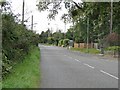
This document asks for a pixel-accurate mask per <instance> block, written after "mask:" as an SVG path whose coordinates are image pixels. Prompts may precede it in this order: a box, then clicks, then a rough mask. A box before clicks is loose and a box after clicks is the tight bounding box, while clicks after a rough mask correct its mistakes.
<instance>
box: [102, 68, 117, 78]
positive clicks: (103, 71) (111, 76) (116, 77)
mask: <svg viewBox="0 0 120 90" xmlns="http://www.w3.org/2000/svg"><path fill="white" fill-rule="evenodd" d="M100 72H102V73H104V74H107V75H109V76H111V77H113V78H115V79H119V78H118V77H116V76H114V75H112V74H109V73H107V72H105V71H103V70H100Z"/></svg>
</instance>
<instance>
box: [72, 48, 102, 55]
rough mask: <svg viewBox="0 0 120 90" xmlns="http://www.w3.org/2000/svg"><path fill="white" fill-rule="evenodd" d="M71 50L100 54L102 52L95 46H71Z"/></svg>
mask: <svg viewBox="0 0 120 90" xmlns="http://www.w3.org/2000/svg"><path fill="white" fill-rule="evenodd" d="M71 50H74V51H80V52H83V53H90V54H99V53H100V51H99V50H97V49H95V48H89V49H88V50H87V48H71Z"/></svg>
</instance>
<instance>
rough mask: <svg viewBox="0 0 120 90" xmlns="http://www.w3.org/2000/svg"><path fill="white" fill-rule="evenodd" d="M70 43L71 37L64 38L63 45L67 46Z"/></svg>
mask: <svg viewBox="0 0 120 90" xmlns="http://www.w3.org/2000/svg"><path fill="white" fill-rule="evenodd" d="M68 45H69V39H64V40H63V46H64V47H67V46H68Z"/></svg>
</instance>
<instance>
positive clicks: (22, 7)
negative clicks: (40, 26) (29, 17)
mask: <svg viewBox="0 0 120 90" xmlns="http://www.w3.org/2000/svg"><path fill="white" fill-rule="evenodd" d="M24 8H25V1H24V0H23V6H22V25H24Z"/></svg>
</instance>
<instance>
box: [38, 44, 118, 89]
mask: <svg viewBox="0 0 120 90" xmlns="http://www.w3.org/2000/svg"><path fill="white" fill-rule="evenodd" d="M39 47H40V50H41V88H118V79H119V78H118V61H117V60H112V59H108V58H105V57H101V56H96V55H90V54H83V53H80V52H77V51H71V50H67V49H65V48H61V47H56V46H44V45H39Z"/></svg>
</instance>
